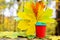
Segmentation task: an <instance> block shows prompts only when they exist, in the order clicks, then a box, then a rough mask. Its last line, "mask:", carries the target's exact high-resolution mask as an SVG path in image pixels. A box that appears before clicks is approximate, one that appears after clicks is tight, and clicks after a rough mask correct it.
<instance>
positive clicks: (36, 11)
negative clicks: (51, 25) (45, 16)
mask: <svg viewBox="0 0 60 40" xmlns="http://www.w3.org/2000/svg"><path fill="white" fill-rule="evenodd" d="M31 7H32V9H33V12H34V14H35V16H36V17H37V15H38V9H39V7H41V9H44V8H45V5H44V3H43V2H42V1H39V2H37V3H36V5H34V3H32V5H31Z"/></svg>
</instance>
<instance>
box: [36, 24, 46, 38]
mask: <svg viewBox="0 0 60 40" xmlns="http://www.w3.org/2000/svg"><path fill="white" fill-rule="evenodd" d="M45 35H46V26H45V25H44V26H42V25H41V26H40V25H36V37H37V38H44V37H45Z"/></svg>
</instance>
